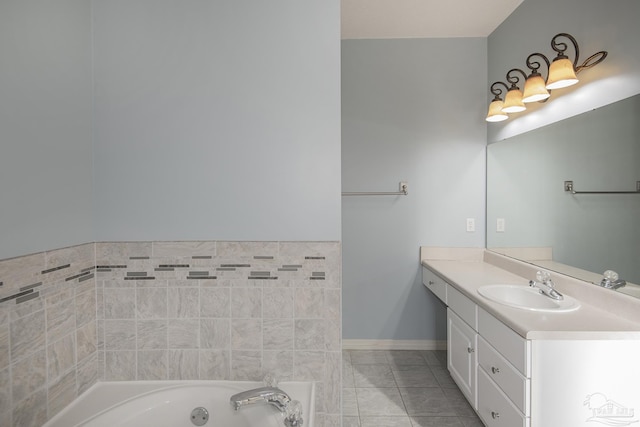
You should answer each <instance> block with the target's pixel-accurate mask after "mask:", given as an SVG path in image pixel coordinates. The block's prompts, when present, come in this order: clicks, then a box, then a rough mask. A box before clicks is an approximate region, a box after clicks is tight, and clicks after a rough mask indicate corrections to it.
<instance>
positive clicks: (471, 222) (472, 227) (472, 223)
mask: <svg viewBox="0 0 640 427" xmlns="http://www.w3.org/2000/svg"><path fill="white" fill-rule="evenodd" d="M474 231H476V220H475V219H474V218H467V233H473V232H474Z"/></svg>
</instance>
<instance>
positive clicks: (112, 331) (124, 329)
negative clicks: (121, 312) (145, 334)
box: [104, 320, 136, 350]
mask: <svg viewBox="0 0 640 427" xmlns="http://www.w3.org/2000/svg"><path fill="white" fill-rule="evenodd" d="M104 340H105V350H135V349H136V321H135V320H105V321H104Z"/></svg>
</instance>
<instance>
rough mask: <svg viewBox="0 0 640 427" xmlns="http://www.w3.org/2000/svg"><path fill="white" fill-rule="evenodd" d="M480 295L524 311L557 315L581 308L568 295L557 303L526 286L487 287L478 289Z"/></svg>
mask: <svg viewBox="0 0 640 427" xmlns="http://www.w3.org/2000/svg"><path fill="white" fill-rule="evenodd" d="M478 293H479V294H480V295H482V296H483V297H485V298H487V299H490V300H491V301H495V302H497V303H500V304H504V305H508V306H510V307H515V308H521V309H523V310H531V311H549V312H556V313H557V312H566V311H573V310H577V309H578V308H580V303H579V302H578V301H577V300H575V299H574V298H571V297H569V296H567V295H564V299H562V300H560V301H557V300H554V299H551V298H549V297H548V296H546V295H542V294H541V293H540V290H539V289H536V288H532V287H530V286H524V285H506V284H500V285H485V286H481V287H480V288H478Z"/></svg>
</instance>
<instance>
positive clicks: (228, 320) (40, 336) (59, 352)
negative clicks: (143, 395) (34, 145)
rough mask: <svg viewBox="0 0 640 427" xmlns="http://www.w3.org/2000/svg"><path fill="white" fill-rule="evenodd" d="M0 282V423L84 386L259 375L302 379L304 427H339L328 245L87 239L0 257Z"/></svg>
mask: <svg viewBox="0 0 640 427" xmlns="http://www.w3.org/2000/svg"><path fill="white" fill-rule="evenodd" d="M0 282H2V283H3V286H2V287H0V298H1V299H2V300H1V301H0V425H21V426H22V425H24V426H29V425H34V426H39V425H41V424H42V423H43V422H44V421H43V420H46V419H48V418H50V417H51V416H53V415H54V414H55V413H57V412H58V411H59V410H60V409H62V408H63V407H64V406H65V405H66V404H68V403H69V402H70V401H72V400H73V399H74V398H75V397H76V396H77V395H78V394H80V393H82V392H83V391H84V390H86V388H88V387H89V386H90V385H91V384H93V383H94V382H95V381H97V380H98V379H104V380H156V379H157V380H164V379H231V380H260V379H261V378H262V377H263V376H264V375H265V374H266V373H274V374H275V375H276V376H277V377H278V378H280V379H281V380H283V381H284V380H312V381H315V382H316V384H317V390H316V396H317V401H316V411H317V418H316V425H317V426H319V427H323V426H325V425H326V426H330V425H339V421H340V419H341V416H340V410H341V408H340V401H341V395H340V393H341V367H342V363H341V361H342V356H341V346H342V343H341V248H340V243H339V242H215V241H202V242H126V243H95V244H87V245H81V246H77V247H74V248H67V249H61V250H59V251H51V252H47V253H43V254H35V255H30V256H27V257H21V258H16V259H11V260H4V261H0ZM25 292H26V293H25ZM18 294H20V295H18ZM21 298H30V299H29V300H27V301H24V302H22V301H18V300H19V299H21ZM9 367H10V368H11V369H9ZM336 423H337V424H336Z"/></svg>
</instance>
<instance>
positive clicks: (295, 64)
mask: <svg viewBox="0 0 640 427" xmlns="http://www.w3.org/2000/svg"><path fill="white" fill-rule="evenodd" d="M94 8H95V11H94V40H95V146H96V148H95V182H96V184H95V187H96V194H97V197H96V204H95V216H96V239H97V240H98V241H101V240H176V239H180V240H189V239H217V240H340V232H341V230H340V203H341V201H340V56H339V51H340V45H339V37H340V19H339V16H340V15H339V2H338V1H337V0H329V1H327V0H313V1H305V2H297V1H290V0H275V1H270V2H264V1H255V0H236V1H225V2H218V1H202V0H187V1H180V2H176V1H173V0H138V1H135V2H131V1H129V0H110V1H98V2H95V3H94Z"/></svg>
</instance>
